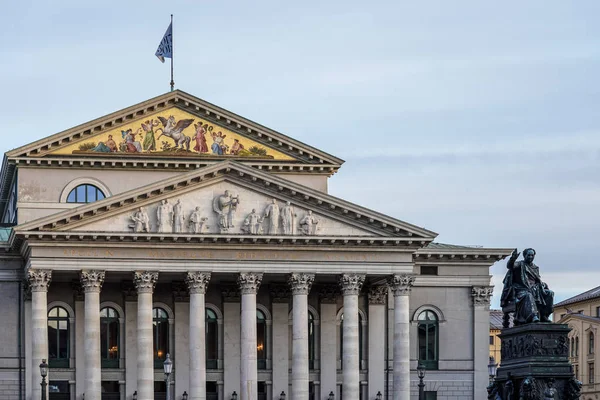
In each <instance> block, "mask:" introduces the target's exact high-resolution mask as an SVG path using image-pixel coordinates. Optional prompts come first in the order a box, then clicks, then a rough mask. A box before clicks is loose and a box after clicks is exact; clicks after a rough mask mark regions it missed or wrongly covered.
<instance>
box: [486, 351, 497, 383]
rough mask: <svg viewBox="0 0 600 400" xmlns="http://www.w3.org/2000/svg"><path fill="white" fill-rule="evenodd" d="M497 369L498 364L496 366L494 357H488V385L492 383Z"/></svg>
mask: <svg viewBox="0 0 600 400" xmlns="http://www.w3.org/2000/svg"><path fill="white" fill-rule="evenodd" d="M497 369H498V364H496V360H494V357H490V363H489V364H488V375H489V376H490V384H492V383H494V379H495V378H496V370H497Z"/></svg>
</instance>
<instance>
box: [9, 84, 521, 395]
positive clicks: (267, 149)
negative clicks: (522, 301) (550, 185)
mask: <svg viewBox="0 0 600 400" xmlns="http://www.w3.org/2000/svg"><path fill="white" fill-rule="evenodd" d="M342 164H343V160H341V159H339V158H337V157H334V156H332V155H330V154H327V153H325V152H323V151H321V150H319V149H316V148H313V147H311V146H308V145H306V144H304V143H301V142H298V141H296V140H294V139H292V138H290V137H288V136H285V135H283V134H281V133H279V132H276V131H273V130H271V129H269V128H266V127H264V126H261V125H259V124H257V123H254V122H252V121H249V120H247V119H245V118H243V117H241V116H238V115H236V114H233V113H231V112H229V111H227V110H224V109H222V108H219V107H217V106H215V105H213V104H210V103H207V102H205V101H203V100H201V99H198V98H196V97H194V96H191V95H189V94H187V93H185V92H182V91H178V90H177V91H174V92H171V93H167V94H165V95H161V96H158V97H156V98H153V99H150V100H148V101H145V102H143V103H140V104H137V105H135V106H132V107H129V108H126V109H123V110H120V111H117V112H115V113H112V114H110V115H107V116H104V117H101V118H99V119H96V120H93V121H90V122H88V123H85V124H82V125H79V126H76V127H74V128H72V129H69V130H67V131H64V132H61V133H58V134H55V135H52V136H49V137H47V138H44V139H41V140H39V141H37V142H34V143H31V144H28V145H25V146H23V147H20V148H18V149H14V150H11V151H9V152H7V153H6V155H5V157H4V161H3V165H2V172H1V175H0V193H1V194H2V199H3V201H2V202H1V204H0V214H1V215H2V218H3V219H2V222H3V225H2V226H3V228H2V232H0V233H2V236H0V239H2V241H1V242H0V243H1V244H2V245H3V247H4V249H5V251H4V253H3V254H2V263H1V266H0V301H1V302H2V304H3V313H2V317H3V319H2V324H1V326H0V360H1V365H0V368H1V369H0V384H1V385H2V389H3V390H2V391H0V399H21V398H23V399H27V400H30V399H39V398H40V396H41V386H40V381H41V377H40V371H39V367H38V365H39V364H40V362H41V361H42V359H46V360H48V364H49V373H48V380H49V387H48V396H49V399H50V400H52V399H69V400H83V399H84V398H85V400H100V399H109V400H110V399H119V400H131V399H133V398H136V399H140V400H142V399H143V400H148V399H154V398H156V399H158V398H164V396H165V393H166V391H167V390H169V391H170V394H171V398H172V399H177V400H179V399H181V398H182V396H183V394H184V392H185V393H186V394H187V395H188V396H189V397H188V398H190V399H215V400H217V399H218V400H229V399H231V398H232V397H233V396H234V393H235V395H237V396H238V397H239V399H241V400H254V399H269V400H276V399H279V398H280V397H281V396H282V394H284V393H285V395H286V396H287V397H289V398H291V399H294V400H309V399H311V400H312V399H319V400H325V399H330V400H333V399H343V400H351V399H357V400H358V399H365V400H366V399H377V398H381V399H403V400H408V399H411V398H412V399H414V398H416V397H417V392H418V388H417V383H418V378H417V376H416V368H417V366H418V365H419V364H422V365H423V366H424V367H425V368H426V378H425V383H426V389H425V390H426V398H427V399H456V398H461V399H482V398H485V396H486V390H485V387H486V386H487V382H488V377H487V364H488V354H489V339H488V338H489V301H490V297H491V294H492V288H491V286H490V273H489V267H490V266H491V265H492V264H493V263H494V262H496V261H498V260H500V259H502V258H504V257H506V256H507V255H508V254H510V251H511V249H493V248H480V247H469V246H458V245H447V244H440V243H436V242H434V239H435V237H436V236H437V234H436V233H435V232H433V231H430V230H427V229H424V228H421V227H419V226H417V225H413V224H409V223H407V222H403V221H401V220H399V219H396V218H393V217H390V216H386V215H383V214H381V213H378V212H376V211H373V210H369V209H366V208H364V207H361V206H358V205H355V204H352V203H350V202H347V201H344V200H342V199H339V198H336V197H334V196H332V195H331V194H329V193H328V189H327V187H328V185H327V182H328V179H329V178H330V177H331V176H332V175H333V174H334V173H336V172H337V171H338V169H339V168H340V167H341V166H342ZM167 354H169V356H170V359H172V361H173V373H172V376H171V382H170V385H169V386H168V387H167V385H166V384H165V381H164V374H163V362H164V360H165V358H166V356H167Z"/></svg>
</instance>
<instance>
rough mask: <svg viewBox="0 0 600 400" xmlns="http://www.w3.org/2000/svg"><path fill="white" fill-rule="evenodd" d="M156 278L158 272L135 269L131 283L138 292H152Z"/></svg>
mask: <svg viewBox="0 0 600 400" xmlns="http://www.w3.org/2000/svg"><path fill="white" fill-rule="evenodd" d="M157 280H158V272H154V271H135V272H134V273H133V284H134V285H135V288H136V289H137V292H138V293H152V292H153V291H154V286H156V281H157Z"/></svg>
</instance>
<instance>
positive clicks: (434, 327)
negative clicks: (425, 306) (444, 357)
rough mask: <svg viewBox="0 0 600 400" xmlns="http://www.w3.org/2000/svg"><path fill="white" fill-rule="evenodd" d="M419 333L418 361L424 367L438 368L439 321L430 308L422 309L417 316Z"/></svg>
mask: <svg viewBox="0 0 600 400" xmlns="http://www.w3.org/2000/svg"><path fill="white" fill-rule="evenodd" d="M417 321H418V328H417V329H418V335H419V354H418V356H419V363H420V364H423V365H424V366H425V368H426V369H438V340H439V322H438V318H437V315H436V314H435V313H434V312H433V311H430V310H425V311H422V312H421V313H420V314H419V316H418V317H417Z"/></svg>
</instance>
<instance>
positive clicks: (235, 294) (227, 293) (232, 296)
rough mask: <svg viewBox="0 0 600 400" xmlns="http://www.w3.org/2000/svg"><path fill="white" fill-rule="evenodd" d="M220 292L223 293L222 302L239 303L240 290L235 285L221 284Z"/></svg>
mask: <svg viewBox="0 0 600 400" xmlns="http://www.w3.org/2000/svg"><path fill="white" fill-rule="evenodd" d="M220 287H221V294H222V295H223V302H228V303H239V302H240V291H239V289H238V287H237V285H233V284H229V285H228V284H221V285H220Z"/></svg>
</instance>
